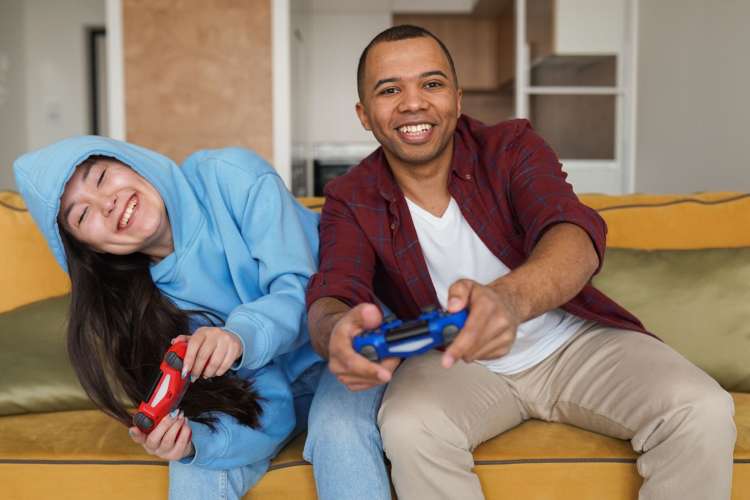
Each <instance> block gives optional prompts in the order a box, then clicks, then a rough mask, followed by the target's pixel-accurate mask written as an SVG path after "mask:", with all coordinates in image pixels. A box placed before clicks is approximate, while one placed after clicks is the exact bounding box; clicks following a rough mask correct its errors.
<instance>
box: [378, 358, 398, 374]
mask: <svg viewBox="0 0 750 500" xmlns="http://www.w3.org/2000/svg"><path fill="white" fill-rule="evenodd" d="M401 361H403V360H402V359H401V358H385V359H384V360H382V361H381V362H380V366H382V367H383V368H385V369H386V370H388V371H389V372H391V373H393V372H394V371H396V368H398V365H400V364H401Z"/></svg>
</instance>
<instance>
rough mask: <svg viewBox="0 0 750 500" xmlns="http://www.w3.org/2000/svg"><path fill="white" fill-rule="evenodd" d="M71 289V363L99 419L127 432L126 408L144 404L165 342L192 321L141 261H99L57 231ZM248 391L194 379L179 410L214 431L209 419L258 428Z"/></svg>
mask: <svg viewBox="0 0 750 500" xmlns="http://www.w3.org/2000/svg"><path fill="white" fill-rule="evenodd" d="M60 235H61V238H62V241H63V247H64V248H65V254H66V257H67V262H68V271H69V274H70V280H71V282H72V295H71V303H70V318H69V324H68V339H67V344H68V355H69V356H70V359H71V362H72V364H73V368H74V369H75V372H76V374H77V376H78V380H79V381H80V383H81V386H82V387H83V389H84V390H85V391H86V394H87V395H88V396H89V398H91V400H92V401H93V402H94V404H95V405H96V406H97V407H98V408H99V409H101V410H102V411H103V412H105V413H107V414H108V415H110V416H112V417H114V418H115V419H117V420H119V421H120V422H122V423H123V424H125V425H126V426H131V425H132V417H131V415H130V413H129V412H128V410H127V408H128V407H133V406H137V405H138V404H139V402H140V401H142V400H145V399H146V398H148V396H149V394H148V391H149V390H150V388H151V386H152V385H153V383H154V380H156V378H157V377H158V374H159V364H160V363H161V360H162V357H163V355H164V352H165V351H166V350H167V348H168V347H169V345H170V340H171V339H172V338H174V337H176V336H177V335H179V334H185V333H188V331H189V330H188V329H189V327H190V315H189V314H188V312H186V311H183V310H181V309H179V308H178V307H177V306H175V305H174V304H173V303H172V302H171V301H170V300H169V299H168V298H167V297H165V296H164V295H163V294H162V293H161V292H160V291H159V289H158V288H157V287H156V285H155V284H154V282H153V280H152V279H151V274H150V271H149V266H150V258H149V257H148V256H147V255H145V254H142V253H133V254H130V255H114V254H105V253H97V252H95V251H94V250H92V249H91V248H89V247H87V246H86V245H84V244H82V243H80V242H79V241H78V240H76V239H75V237H73V236H72V235H71V234H70V233H69V232H68V231H67V230H66V229H65V227H64V224H63V223H62V222H61V223H60ZM259 399H260V398H259V396H258V395H257V393H256V392H255V391H254V390H253V388H252V386H251V383H250V382H248V381H246V380H243V379H240V378H238V377H235V376H232V375H230V374H224V375H222V376H221V377H213V378H210V379H203V378H200V379H197V380H196V381H195V382H194V383H193V384H191V386H190V388H189V389H188V391H187V393H186V394H185V397H184V398H183V400H182V403H181V405H180V407H181V408H182V410H183V411H184V412H185V416H187V417H188V418H190V419H191V420H195V421H198V422H202V423H205V424H207V425H209V426H210V427H211V428H212V429H213V428H214V423H215V421H216V417H215V415H213V414H212V413H213V412H222V413H226V414H229V415H231V416H232V417H234V418H236V419H237V420H238V421H239V422H240V423H242V424H244V425H247V426H249V427H253V428H255V427H258V425H259V417H260V415H261V414H262V408H261V406H260V404H259Z"/></svg>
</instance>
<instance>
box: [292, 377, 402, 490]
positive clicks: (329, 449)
mask: <svg viewBox="0 0 750 500" xmlns="http://www.w3.org/2000/svg"><path fill="white" fill-rule="evenodd" d="M384 391H385V386H384V385H381V386H378V387H374V388H372V389H369V390H367V391H362V392H351V391H349V389H347V388H346V386H344V385H343V384H341V382H339V381H338V380H337V379H336V377H335V376H334V375H333V374H332V373H331V372H330V371H328V370H327V369H326V370H325V373H323V375H322V377H321V378H320V384H319V385H318V390H317V391H316V392H315V398H314V399H313V402H312V407H311V408H310V417H309V429H308V433H307V441H306V442H305V451H304V457H305V460H307V461H308V462H310V463H312V464H313V472H314V474H315V485H316V487H317V490H318V498H319V499H320V500H342V499H359V500H364V499H367V500H381V499H390V498H391V486H390V481H389V479H388V474H387V473H386V470H385V463H384V459H383V443H382V441H381V440H380V432H379V431H378V427H377V422H376V419H377V413H378V409H379V408H380V401H381V399H382V398H383V392H384Z"/></svg>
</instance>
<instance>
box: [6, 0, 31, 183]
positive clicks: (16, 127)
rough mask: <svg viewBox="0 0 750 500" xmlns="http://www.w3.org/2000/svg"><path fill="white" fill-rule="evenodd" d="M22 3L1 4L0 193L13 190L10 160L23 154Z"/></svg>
mask: <svg viewBox="0 0 750 500" xmlns="http://www.w3.org/2000/svg"><path fill="white" fill-rule="evenodd" d="M22 4H23V0H0V189H13V188H14V186H15V182H14V180H13V171H12V165H13V160H15V159H16V157H18V156H19V155H20V154H22V153H23V152H24V151H25V150H26V114H25V111H24V108H25V100H26V96H25V89H24V74H25V69H24V65H25V61H24V51H23V28H22V26H23V5H22Z"/></svg>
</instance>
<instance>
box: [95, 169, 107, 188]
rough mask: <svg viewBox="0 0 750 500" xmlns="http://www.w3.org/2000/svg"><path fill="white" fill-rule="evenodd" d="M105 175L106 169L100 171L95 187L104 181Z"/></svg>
mask: <svg viewBox="0 0 750 500" xmlns="http://www.w3.org/2000/svg"><path fill="white" fill-rule="evenodd" d="M106 174H107V169H106V168H105V169H104V170H102V173H101V174H100V175H99V179H98V180H97V181H96V187H99V186H101V184H102V181H103V180H104V176H105V175H106Z"/></svg>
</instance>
